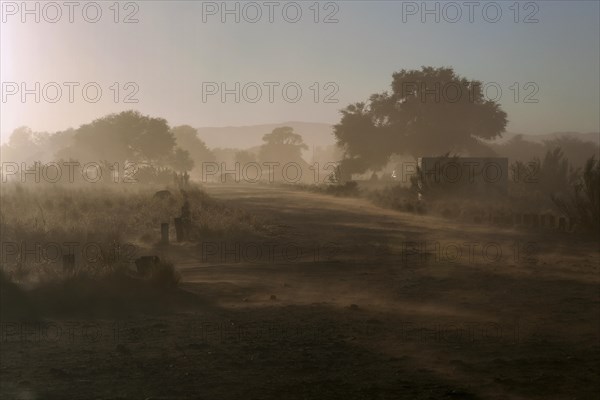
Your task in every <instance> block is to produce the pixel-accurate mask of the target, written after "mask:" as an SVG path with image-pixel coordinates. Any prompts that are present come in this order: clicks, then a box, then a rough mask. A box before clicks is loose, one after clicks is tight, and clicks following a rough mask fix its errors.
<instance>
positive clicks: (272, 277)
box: [0, 186, 600, 400]
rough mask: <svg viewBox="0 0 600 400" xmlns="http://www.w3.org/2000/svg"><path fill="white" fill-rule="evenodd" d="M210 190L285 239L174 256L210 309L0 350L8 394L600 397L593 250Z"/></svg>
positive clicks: (430, 220)
mask: <svg viewBox="0 0 600 400" xmlns="http://www.w3.org/2000/svg"><path fill="white" fill-rule="evenodd" d="M206 189H207V191H208V193H209V194H210V195H212V196H214V197H216V198H217V199H221V200H224V201H226V202H228V203H230V204H232V205H235V206H236V207H240V208H243V209H245V210H247V211H249V212H251V213H253V214H255V215H257V216H259V217H260V218H264V219H266V220H268V221H270V223H271V224H273V225H276V226H277V229H276V231H275V232H274V233H273V234H272V235H271V236H270V237H268V238H265V239H260V240H254V241H244V242H227V243H226V242H222V241H212V242H211V241H208V242H206V243H204V244H203V245H202V246H200V247H196V248H193V249H190V248H179V249H178V248H175V249H174V250H170V252H171V253H170V256H171V258H173V259H175V260H176V261H177V266H178V268H179V270H180V271H181V273H182V277H183V280H182V287H183V288H184V289H185V290H187V291H190V292H193V293H195V294H197V296H198V298H199V299H200V300H199V301H198V302H197V304H195V305H194V306H190V307H185V308H181V310H179V311H178V312H175V313H171V314H168V315H164V314H161V315H148V316H139V315H136V316H131V317H129V318H125V319H122V318H121V319H119V320H107V319H103V320H98V319H95V320H90V321H83V322H82V321H59V322H56V326H58V328H55V331H57V330H58V329H60V330H61V332H63V331H64V332H67V324H68V323H71V324H72V325H73V326H74V328H73V330H72V332H73V333H70V334H65V333H61V334H60V335H58V334H55V335H54V336H53V337H52V338H46V339H41V338H38V339H37V340H26V341H23V340H4V341H3V342H2V359H1V360H0V366H1V368H2V373H3V376H4V377H6V379H4V382H3V384H2V388H1V389H2V391H3V393H6V394H11V395H15V396H19V397H20V398H164V399H170V398H174V399H175V398H177V399H178V398H182V399H184V398H185V399H240V398H244V399H344V400H346V399H592V398H596V397H597V396H598V394H600V383H599V382H598V379H597V377H598V374H599V372H600V343H599V339H600V335H599V328H600V292H599V283H600V275H599V262H600V254H599V252H598V247H597V244H596V243H580V242H579V241H578V240H577V239H576V238H573V237H570V236H564V235H563V236H560V235H556V234H547V233H543V232H523V231H517V230H512V229H501V228H495V227H487V226H483V225H461V224H457V223H455V222H453V221H450V220H444V219H439V218H435V217H430V216H418V215H413V214H406V213H399V212H395V211H391V210H384V209H381V208H378V207H375V206H373V205H371V204H369V203H368V202H366V201H363V200H358V199H345V198H334V197H328V196H323V195H316V194H312V193H305V192H297V191H289V190H285V189H281V188H265V187H252V186H211V187H208V188H206ZM90 324H92V325H93V327H94V328H93V329H91V330H90V328H89V326H90ZM68 332H71V331H68ZM90 332H91V333H90ZM7 382H8V383H7ZM27 396H29V397H27ZM65 396H66V397H65ZM7 398H8V397H7Z"/></svg>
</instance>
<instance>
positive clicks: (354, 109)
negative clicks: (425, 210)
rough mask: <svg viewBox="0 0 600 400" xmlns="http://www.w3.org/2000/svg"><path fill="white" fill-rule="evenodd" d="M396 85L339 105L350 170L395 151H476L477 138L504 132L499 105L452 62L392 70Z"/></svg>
mask: <svg viewBox="0 0 600 400" xmlns="http://www.w3.org/2000/svg"><path fill="white" fill-rule="evenodd" d="M391 86H392V91H391V93H389V92H384V93H377V94H373V95H371V97H370V99H369V101H368V102H359V103H355V104H351V105H349V106H348V107H346V108H345V109H343V110H341V113H342V118H341V121H340V122H339V123H338V124H337V125H335V126H334V135H335V137H336V141H337V143H338V145H339V146H340V147H342V148H343V149H344V152H345V159H344V161H343V163H344V165H345V167H347V168H348V169H350V170H351V172H364V171H366V170H367V169H373V170H378V169H380V168H382V167H383V166H384V165H385V164H386V163H387V161H388V160H389V158H390V156H391V155H393V154H408V155H412V156H413V157H420V156H426V155H440V154H445V153H448V152H453V153H458V152H467V153H474V152H477V151H478V150H480V149H481V148H483V146H482V145H481V143H480V142H479V139H493V138H496V137H498V136H500V135H501V133H502V132H504V130H505V127H506V123H507V119H506V113H505V112H504V111H502V109H501V108H500V106H499V105H498V104H497V103H496V102H494V101H491V100H487V99H486V98H485V96H484V95H483V91H482V85H481V82H478V81H469V80H467V79H465V78H463V77H461V76H459V75H457V74H456V73H455V72H454V70H453V69H452V68H446V67H442V68H433V67H422V69H421V70H401V71H399V72H396V73H394V74H393V75H392V85H391Z"/></svg>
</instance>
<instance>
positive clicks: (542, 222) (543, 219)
mask: <svg viewBox="0 0 600 400" xmlns="http://www.w3.org/2000/svg"><path fill="white" fill-rule="evenodd" d="M546 225H548V221H547V216H546V214H542V215H540V226H541V227H542V228H546Z"/></svg>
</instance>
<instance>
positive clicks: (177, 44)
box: [1, 1, 600, 141]
mask: <svg viewBox="0 0 600 400" xmlns="http://www.w3.org/2000/svg"><path fill="white" fill-rule="evenodd" d="M203 3H204V4H203ZM236 3H237V7H239V18H240V22H239V23H236V22H235V18H236V15H235V13H233V14H228V15H225V17H226V21H225V23H223V22H222V20H221V18H222V17H223V16H222V15H221V12H222V11H223V8H224V7H225V5H224V3H222V2H191V1H180V2H174V1H169V2H166V1H146V2H135V3H134V2H131V3H127V2H121V3H120V4H119V5H120V7H119V15H118V16H117V18H118V21H119V22H118V23H115V21H114V18H115V8H114V6H112V5H113V2H112V1H108V2H98V3H97V4H98V5H99V7H100V9H101V11H102V15H101V17H100V20H99V22H96V23H92V22H91V21H93V20H94V19H95V18H96V8H95V5H91V6H90V5H88V6H86V7H87V8H86V11H85V13H84V11H83V8H84V5H85V3H79V6H78V7H75V8H74V10H73V22H72V23H71V22H69V18H70V16H69V8H68V7H67V6H63V5H62V4H63V2H62V1H60V2H58V3H55V4H58V5H59V6H60V12H61V16H60V18H59V16H58V14H57V8H55V7H52V6H46V8H44V7H43V3H39V5H38V6H37V7H39V12H40V22H39V23H38V22H36V21H35V17H36V16H35V14H25V15H23V10H22V5H21V2H20V1H19V2H2V31H1V34H2V35H1V36H2V38H1V53H2V54H1V56H2V59H1V81H2V85H3V87H2V103H1V132H2V140H3V141H4V140H6V138H7V136H8V135H9V134H10V133H11V132H12V130H13V129H14V128H16V127H18V126H21V125H28V126H30V127H31V128H32V129H34V130H37V131H43V130H47V131H56V130H62V129H65V128H68V127H78V126H79V125H80V124H82V123H86V122H89V121H91V120H92V119H94V118H97V117H100V116H102V115H105V114H108V113H111V112H118V111H121V110H125V109H131V108H133V109H137V110H139V111H141V112H142V113H144V114H150V115H152V116H161V117H164V118H166V119H167V120H168V121H169V122H170V123H171V125H178V124H184V123H187V124H190V125H193V126H225V125H251V124H258V123H267V122H282V121H289V120H294V121H314V122H329V123H335V122H337V121H338V120H339V109H340V108H342V107H345V106H346V105H347V104H349V103H353V102H357V101H363V100H366V99H367V98H368V96H369V95H370V94H372V93H375V92H381V91H384V90H388V89H389V85H390V82H391V74H392V72H394V71H397V70H400V69H403V68H408V69H412V68H420V66H422V65H430V66H453V67H454V68H455V70H456V71H457V72H458V73H459V74H461V75H463V76H465V77H467V78H469V79H478V80H481V81H483V82H484V83H486V84H487V86H486V87H487V88H488V96H489V97H491V98H494V97H495V96H497V94H496V93H495V90H496V89H497V88H500V89H501V90H502V93H501V96H500V98H499V101H500V103H501V104H502V107H503V108H504V110H505V111H506V112H507V113H508V116H509V120H510V123H509V126H508V128H507V130H509V131H512V132H525V133H546V132H554V131H566V130H571V131H584V132H586V131H598V130H600V126H599V125H600V121H599V110H600V55H599V51H600V50H599V49H600V39H599V38H600V28H599V26H600V22H599V19H600V8H599V3H598V2H596V1H579V2H577V1H570V2H566V1H565V2H559V1H543V2H542V1H538V2H529V3H528V2H521V3H519V4H517V6H518V7H515V6H514V4H513V2H512V1H509V2H496V3H493V4H491V5H487V4H486V2H476V3H475V5H474V6H473V7H474V8H473V14H472V16H471V15H469V14H470V9H469V6H468V5H465V2H463V1H458V2H455V3H452V4H451V5H447V3H444V2H440V3H436V2H429V3H427V7H428V8H429V9H432V10H435V7H438V10H439V12H438V13H437V16H438V17H439V22H436V21H435V19H436V13H435V12H434V13H432V14H425V15H422V11H424V10H423V6H422V5H421V4H422V3H421V2H400V1H381V2H375V1H368V2H367V1H339V2H329V3H328V2H320V4H319V5H318V9H319V11H320V12H319V15H318V20H319V22H318V23H315V21H314V19H315V9H316V8H317V7H315V6H314V3H315V2H314V1H301V2H297V3H296V4H292V5H287V6H286V7H287V8H286V9H285V12H284V5H285V3H282V2H272V3H273V4H274V5H273V15H272V17H273V22H270V21H269V19H270V17H271V16H270V15H269V10H270V7H271V6H269V5H268V4H265V2H256V3H253V4H252V5H248V6H245V2H227V7H228V8H229V9H234V8H235V7H236ZM35 4H36V2H29V3H27V6H28V7H29V8H30V9H32V10H33V9H34V8H35V7H36V5H35ZM436 4H437V6H436ZM256 5H258V8H260V10H261V13H262V16H261V17H260V18H258V22H256V23H251V22H250V21H251V20H252V19H254V18H255V17H256V16H257V14H256V10H257V7H255V6H256ZM297 5H298V6H299V8H300V9H301V11H302V15H301V16H300V17H299V20H298V22H296V23H292V22H291V21H293V20H295V19H298V17H297V16H296V15H297V14H296V11H297ZM244 6H245V8H244ZM456 6H458V7H456ZM111 7H112V8H111ZM484 8H485V11H484ZM498 9H499V10H501V13H502V15H501V16H499V17H497V16H496V12H497V10H498ZM516 9H518V11H519V12H518V13H517V14H518V15H516V13H515V10H516ZM203 10H204V12H203ZM457 10H460V12H461V15H460V16H458V14H457ZM213 11H214V12H216V13H215V14H214V15H213ZM332 13H333V15H332V16H331V17H330V18H332V19H337V20H338V22H337V23H324V22H323V20H324V19H325V18H326V17H327V16H328V15H330V14H332ZM129 14H132V15H133V17H132V18H134V19H137V20H139V22H137V23H123V20H124V19H125V17H126V16H127V15H129ZM84 16H85V18H84ZM23 17H25V18H26V21H25V22H22V18H23ZM423 17H424V18H426V20H425V22H423V21H422V18H423ZM471 17H472V20H473V22H470V19H471ZM86 18H87V19H88V20H89V21H90V22H88V21H86ZM515 18H517V20H518V22H515ZM53 19H57V22H55V23H51V22H49V21H46V20H53ZM203 19H205V20H206V22H205V21H203ZM286 19H287V20H286ZM495 19H498V21H497V22H495V23H494V22H492V21H493V20H495ZM525 19H537V20H538V22H537V23H525V22H524V21H523V20H525ZM453 20H455V21H456V22H452V21H453ZM288 21H290V22H288ZM35 82H39V83H40V89H39V92H38V93H39V95H40V99H39V100H40V102H39V103H36V102H35V100H36V99H35V94H28V95H26V97H25V101H24V102H23V101H22V99H21V90H22V89H23V87H22V83H24V84H25V88H26V89H30V90H32V92H36V89H35ZM52 82H56V84H52ZM65 82H75V83H78V84H79V85H78V86H74V84H72V85H73V86H69V85H71V84H65ZM94 82H95V84H94ZM115 82H117V83H118V85H117V86H118V87H119V91H118V98H117V99H116V100H117V102H115V99H114V96H115V95H116V94H117V93H116V87H117V86H114V83H115ZM128 82H132V83H133V84H130V85H129V86H126V84H127V83H128ZM207 82H215V83H216V84H217V86H216V87H218V86H219V85H221V83H224V84H225V85H226V86H227V88H229V89H233V90H232V92H235V83H236V82H239V83H240V90H239V92H238V93H239V95H240V99H239V100H240V101H239V103H236V102H235V96H234V94H229V95H227V96H226V98H225V102H222V100H221V96H220V94H219V93H217V94H215V95H208V94H207V93H208V92H207V89H214V87H212V86H210V84H209V86H206V83H207ZM251 82H255V83H256V84H250V85H246V84H248V83H251ZM265 82H267V84H266V85H265ZM268 82H276V83H278V84H279V85H278V86H275V84H268ZM315 82H317V83H318V85H317V86H319V87H320V90H319V92H318V97H317V99H316V100H317V101H316V102H315V95H316V94H317V93H316V90H315V89H316V86H314V83H315ZM203 83H205V84H204V90H203ZM328 83H330V84H329V85H328V86H327V84H328ZM515 83H517V86H514V84H515ZM528 83H529V85H528ZM86 84H88V85H87V87H86V88H87V89H86V90H87V96H88V97H87V98H86V97H84V96H83V93H82V88H83V87H84V85H86ZM286 84H288V85H287V92H286V93H287V96H288V97H287V99H288V100H286V97H285V94H284V93H283V86H284V85H286ZM244 85H246V92H245V93H244V91H243V87H244ZM268 85H272V86H271V87H272V88H273V99H272V100H273V102H272V103H271V102H270V101H269V100H270V99H269V94H270V93H269V86H268ZM256 86H259V87H260V88H261V90H262V96H261V97H260V98H257V92H256ZM57 87H59V88H60V90H61V92H62V97H61V98H60V99H59V100H57V101H56V102H55V103H51V102H50V101H53V100H55V98H56V96H57V91H56V89H57ZM69 87H72V89H73V99H72V100H73V102H70V101H69V100H70V99H69ZM96 87H100V89H101V90H102V95H101V96H100V97H99V100H98V101H97V102H95V103H93V102H92V101H93V100H94V97H95V96H96ZM298 87H299V88H300V89H301V90H302V95H301V96H300V97H298V101H297V102H295V103H292V102H291V100H292V99H294V98H295V97H296V89H297V88H298ZM517 87H519V89H520V90H519V92H518V94H517V92H516V88H517ZM44 88H45V89H44ZM136 89H139V90H138V91H137V93H135V94H134V95H133V96H132V97H131V99H137V100H138V103H137V104H133V103H125V102H124V100H125V97H126V95H127V94H131V93H133V92H134V91H135V90H136ZM15 90H18V92H17V93H16V94H14V95H13V94H11V93H12V92H14V91H15ZM336 90H337V92H336ZM536 92H537V93H536ZM203 93H204V95H206V98H205V99H203ZM328 95H329V98H330V99H332V100H336V99H337V100H338V101H339V102H338V103H326V102H324V100H325V98H326V97H327V96H328ZM515 96H517V98H516V99H515ZM526 98H529V99H530V100H535V99H537V100H538V102H537V103H526V102H524V100H525V99H526ZM251 100H255V101H256V102H255V103H252V102H250V101H251ZM515 100H518V101H515Z"/></svg>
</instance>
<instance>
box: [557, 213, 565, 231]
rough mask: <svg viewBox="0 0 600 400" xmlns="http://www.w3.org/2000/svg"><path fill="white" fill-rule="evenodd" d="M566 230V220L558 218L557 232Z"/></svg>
mask: <svg viewBox="0 0 600 400" xmlns="http://www.w3.org/2000/svg"><path fill="white" fill-rule="evenodd" d="M566 229H567V220H566V219H565V217H560V218H559V219H558V230H559V231H560V232H564V231H565V230H566Z"/></svg>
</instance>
